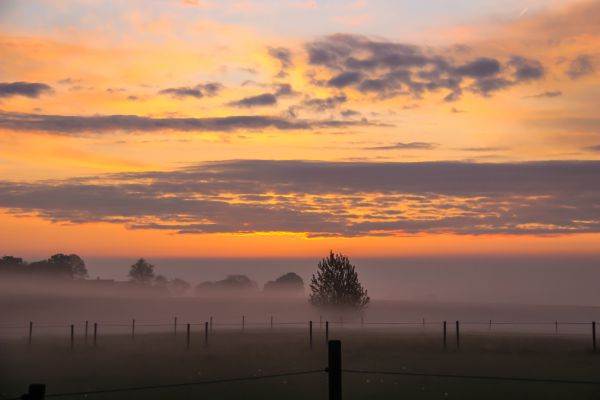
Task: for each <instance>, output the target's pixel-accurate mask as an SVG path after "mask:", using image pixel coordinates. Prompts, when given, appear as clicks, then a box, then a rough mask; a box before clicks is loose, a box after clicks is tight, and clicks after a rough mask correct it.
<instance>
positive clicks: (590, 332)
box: [0, 316, 597, 351]
mask: <svg viewBox="0 0 600 400" xmlns="http://www.w3.org/2000/svg"><path fill="white" fill-rule="evenodd" d="M140 322H141V323H140ZM315 325H317V323H316V322H314V323H313V321H295V322H290V321H276V320H275V318H274V316H270V318H269V320H268V322H266V321H248V320H247V319H246V317H245V316H242V317H241V319H240V320H239V321H238V322H231V321H227V322H215V320H214V318H213V317H212V316H211V317H209V318H208V320H207V321H203V322H187V323H185V324H181V323H180V321H179V319H178V317H173V319H172V320H171V322H165V321H164V320H136V319H132V320H130V321H129V322H124V321H109V322H94V323H93V324H92V323H91V322H90V321H87V320H86V321H81V322H78V323H71V324H56V323H42V324H36V323H34V321H29V323H28V324H27V325H21V324H4V325H0V331H2V330H11V331H13V332H18V331H20V330H21V331H26V332H27V340H28V343H29V344H32V342H33V338H34V332H35V331H36V330H41V331H44V330H46V332H48V331H49V330H50V331H51V330H52V329H66V330H67V334H68V337H69V345H70V347H71V348H72V349H73V348H74V347H75V335H76V332H77V330H76V328H77V329H79V332H81V331H82V333H83V339H84V343H86V344H87V343H88V341H89V336H90V330H91V331H92V333H91V336H92V338H91V339H92V343H93V345H94V346H96V345H97V344H98V340H99V334H100V332H101V331H100V330H101V329H103V330H104V331H105V333H106V331H111V330H112V332H111V333H117V332H118V333H121V334H122V333H123V332H129V334H130V336H131V339H132V340H135V337H136V334H137V333H139V329H140V328H152V331H153V332H157V333H158V332H162V333H164V332H169V331H171V332H172V333H173V335H175V336H177V335H178V334H179V330H180V328H181V327H184V328H185V335H186V347H187V348H189V347H190V346H191V335H192V329H193V328H195V327H201V330H202V331H203V334H204V335H203V337H204V345H205V346H208V342H209V336H210V334H212V333H213V331H214V329H215V328H221V329H235V328H238V329H240V330H242V331H245V330H246V329H250V328H259V327H263V328H269V329H275V328H282V327H294V328H303V329H306V330H307V336H308V341H309V344H310V346H311V347H312V345H313V340H314V330H315V329H314V326H315ZM330 326H337V327H339V328H361V329H365V328H369V327H377V328H385V327H412V328H419V327H420V328H422V329H423V330H424V329H425V328H431V327H434V329H439V333H440V334H441V340H442V344H443V348H444V349H446V348H448V337H449V331H451V330H453V331H454V338H455V341H456V344H455V347H456V348H460V346H461V340H462V337H461V333H462V332H463V329H464V328H465V327H467V328H470V329H471V330H472V331H474V332H492V331H494V330H496V329H498V328H499V327H500V328H502V329H506V328H507V327H510V328H521V329H522V328H524V327H525V328H532V327H534V328H536V330H535V333H536V335H544V334H545V335H548V334H552V335H555V336H559V330H562V329H566V328H577V329H578V332H577V333H573V332H570V333H562V332H561V333H560V335H561V336H572V337H579V338H584V337H588V338H589V343H590V344H591V349H592V350H593V351H597V333H596V322H595V321H591V322H573V321H545V322H544V321H533V322H532V321H530V322H523V321H492V320H488V321H458V320H457V321H454V322H450V323H449V322H448V321H426V320H425V318H423V319H421V320H420V321H366V320H365V319H364V318H361V319H360V321H351V322H348V321H346V322H344V320H343V319H340V320H339V321H328V320H326V321H323V318H322V317H320V318H319V322H318V327H319V329H320V330H323V327H324V336H325V340H326V341H327V340H329V333H330ZM545 328H549V329H551V330H552V332H551V333H549V331H548V332H544V333H542V331H541V329H545ZM115 330H116V331H115ZM525 331H526V330H525Z"/></svg>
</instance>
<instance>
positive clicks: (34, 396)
mask: <svg viewBox="0 0 600 400" xmlns="http://www.w3.org/2000/svg"><path fill="white" fill-rule="evenodd" d="M21 398H22V399H26V400H44V399H45V398H46V385H44V384H41V383H33V384H31V385H29V390H28V391H27V394H25V395H23V396H21Z"/></svg>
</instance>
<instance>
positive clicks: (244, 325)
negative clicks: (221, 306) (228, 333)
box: [242, 315, 246, 330]
mask: <svg viewBox="0 0 600 400" xmlns="http://www.w3.org/2000/svg"><path fill="white" fill-rule="evenodd" d="M245 327H246V316H245V315H242V330H244V328H245Z"/></svg>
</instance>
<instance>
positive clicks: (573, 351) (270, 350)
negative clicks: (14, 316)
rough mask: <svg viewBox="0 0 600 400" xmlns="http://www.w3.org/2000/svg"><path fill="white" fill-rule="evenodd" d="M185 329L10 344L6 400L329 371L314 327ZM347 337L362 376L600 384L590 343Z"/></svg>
mask: <svg viewBox="0 0 600 400" xmlns="http://www.w3.org/2000/svg"><path fill="white" fill-rule="evenodd" d="M197 329H198V331H197V332H195V333H194V334H193V335H192V343H191V348H190V349H189V350H186V340H185V334H184V333H180V334H179V335H177V337H175V336H174V335H173V334H172V333H168V334H167V333H164V334H159V333H152V334H138V335H136V337H135V340H132V339H131V337H130V336H129V335H124V334H123V335H101V336H100V337H99V341H98V344H97V347H93V346H92V344H91V340H89V342H88V343H87V344H85V343H84V341H83V338H81V337H77V339H76V342H75V348H74V350H73V351H71V349H70V346H69V340H68V337H66V336H44V337H37V338H35V340H34V342H33V343H32V345H28V344H27V342H26V340H24V339H4V340H2V341H1V342H0V352H1V354H0V355H1V357H0V360H1V361H0V369H1V370H0V387H1V393H0V399H8V398H11V397H15V396H18V395H20V394H22V393H23V392H24V391H25V390H26V387H27V385H28V384H29V383H46V384H47V385H48V393H60V392H76V391H87V390H95V389H105V388H116V387H130V386H145V385H154V384H170V383H179V382H193V381H197V380H211V379H220V378H235V377H245V376H260V375H268V374H273V373H279V372H293V371H302V370H318V369H323V368H325V367H326V364H327V353H326V346H325V340H324V336H323V332H322V331H321V330H319V329H316V330H315V337H314V348H313V350H310V348H309V345H308V335H307V331H306V329H297V328H277V329H275V330H273V331H271V330H269V329H246V330H245V331H243V332H242V331H241V330H239V329H230V330H215V331H214V332H213V333H212V334H211V336H210V343H209V346H208V348H205V347H204V346H203V336H202V333H201V332H200V327H198V328H197ZM331 338H337V339H341V340H342V351H343V367H344V368H347V369H362V370H389V371H405V372H432V373H452V374H471V375H495V376H519V377H533V378H556V379H572V380H594V381H600V372H599V371H600V354H594V353H592V352H591V351H590V349H589V347H590V343H588V340H587V339H584V338H561V337H553V336H523V335H521V336H512V335H498V334H493V335H492V334H484V333H471V334H470V333H465V334H463V335H462V336H461V348H460V350H458V349H456V346H455V341H454V339H455V338H454V336H453V335H449V337H448V349H447V350H446V351H444V350H443V347H442V341H441V337H440V335H439V334H436V333H433V332H419V331H418V330H415V331H413V332H402V333H400V332H398V331H395V330H387V329H349V328H343V329H340V328H337V329H333V330H332V334H331ZM343 385H344V398H345V399H378V398H381V399H392V398H393V399H395V398H407V399H446V398H454V399H508V398H510V399H598V398H599V397H600V386H586V385H569V384H548V383H524V382H497V381H479V380H461V379H455V378H451V379H448V378H431V377H402V376H385V375H378V374H350V373H345V374H344V377H343ZM71 398H81V399H83V398H86V399H109V398H110V399H182V398H211V399H212V398H215V399H281V398H285V399H286V400H292V399H326V398H327V375H326V374H325V373H316V374H312V375H306V376H297V377H286V378H272V379H266V380H261V381H252V382H235V383H220V384H212V385H205V386H189V387H184V388H171V389H157V390H148V391H143V392H127V393H112V394H109V395H106V394H105V395H88V396H83V395H82V396H75V397H71Z"/></svg>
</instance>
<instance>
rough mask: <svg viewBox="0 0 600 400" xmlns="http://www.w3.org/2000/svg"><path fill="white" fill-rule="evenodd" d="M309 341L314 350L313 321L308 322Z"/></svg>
mask: <svg viewBox="0 0 600 400" xmlns="http://www.w3.org/2000/svg"><path fill="white" fill-rule="evenodd" d="M308 341H309V343H310V348H311V349H312V348H313V331H312V321H308Z"/></svg>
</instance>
